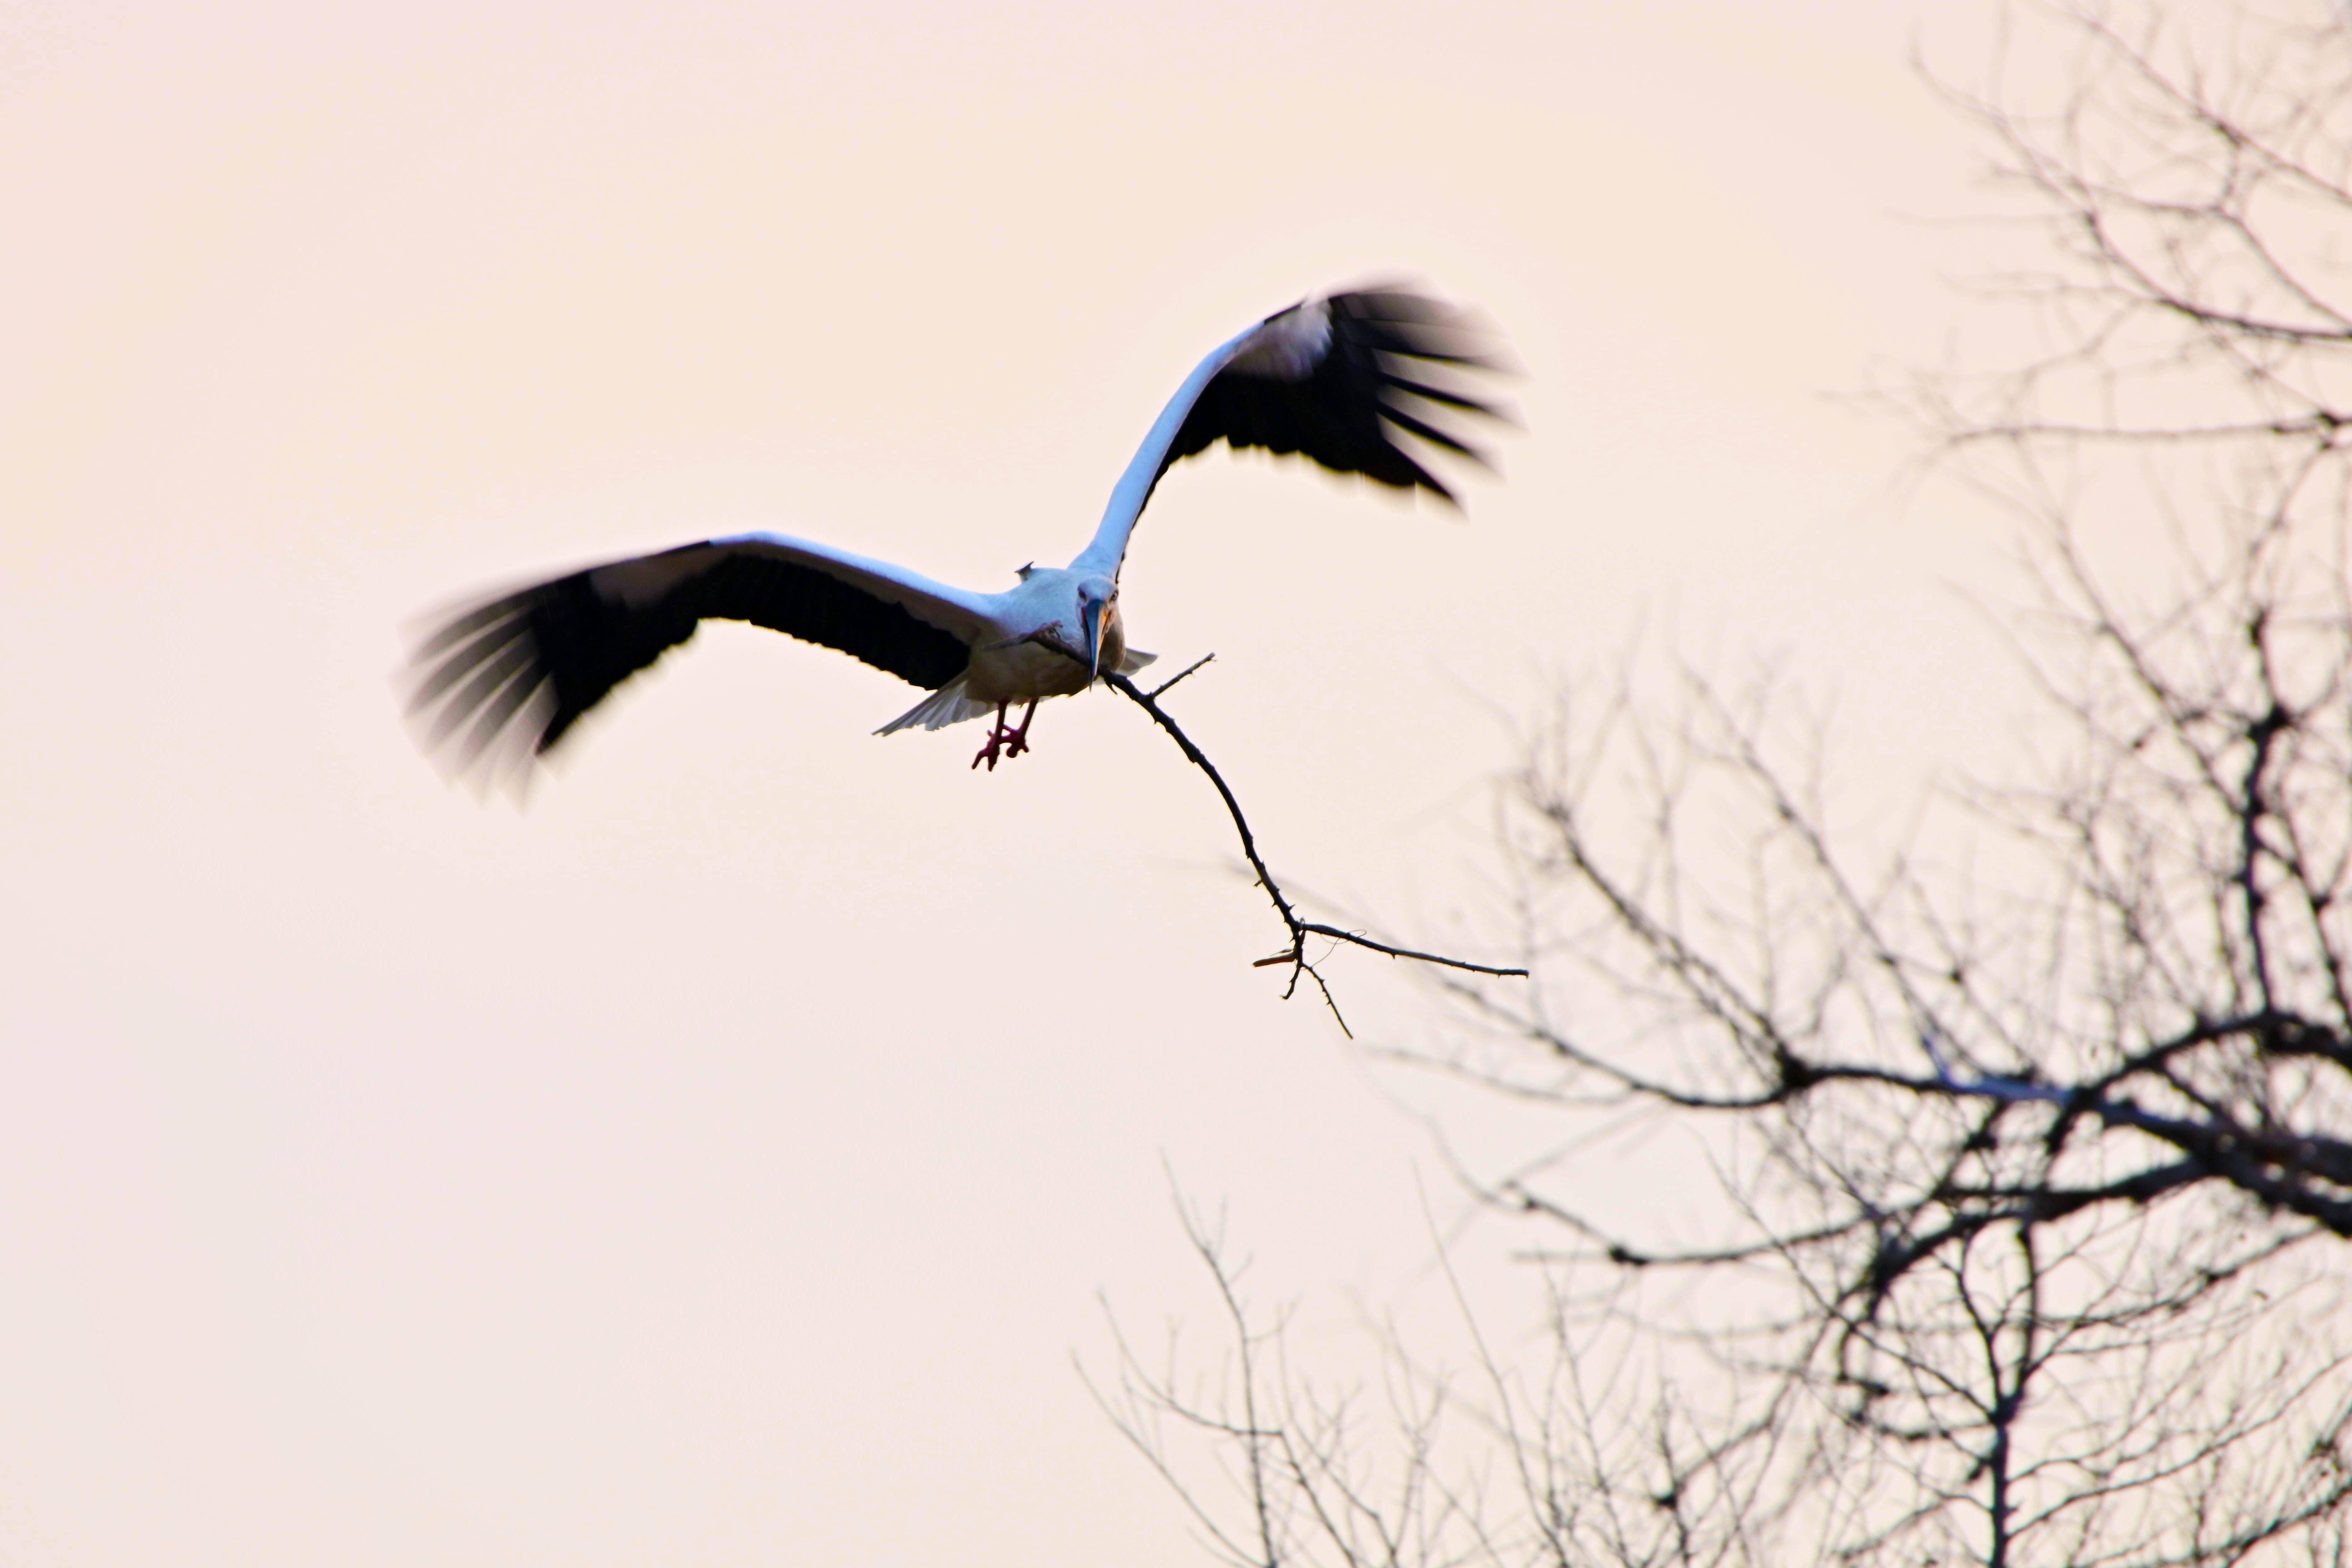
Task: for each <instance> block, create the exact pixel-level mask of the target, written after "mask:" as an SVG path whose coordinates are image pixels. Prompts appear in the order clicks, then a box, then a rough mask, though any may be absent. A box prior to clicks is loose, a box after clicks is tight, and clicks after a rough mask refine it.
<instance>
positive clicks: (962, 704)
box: [874, 648, 1160, 735]
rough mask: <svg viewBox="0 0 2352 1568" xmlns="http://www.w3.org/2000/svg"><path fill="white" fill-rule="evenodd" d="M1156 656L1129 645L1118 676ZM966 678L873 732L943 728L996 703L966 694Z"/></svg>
mask: <svg viewBox="0 0 2352 1568" xmlns="http://www.w3.org/2000/svg"><path fill="white" fill-rule="evenodd" d="M1159 657H1160V656H1159V655H1158V654H1156V653H1143V652H1140V651H1139V650H1137V649H1135V648H1129V649H1128V650H1127V657H1126V658H1122V659H1120V660H1119V663H1118V672H1119V673H1120V674H1121V675H1133V674H1134V673H1135V672H1136V671H1137V670H1139V669H1141V668H1143V667H1144V666H1145V665H1147V664H1150V662H1151V661H1152V660H1153V659H1155V658H1159ZM965 679H966V678H965V677H964V676H961V675H959V676H957V677H956V678H955V679H953V680H950V681H949V682H948V683H947V684H946V685H945V686H942V687H940V689H938V690H937V691H934V692H932V693H931V694H930V695H929V697H926V698H924V699H923V700H921V701H920V702H918V703H916V704H915V705H914V706H913V707H912V708H909V709H908V710H906V711H905V712H904V713H901V714H899V715H898V717H897V718H896V719H893V720H891V721H889V722H888V723H887V724H885V725H883V726H882V728H880V729H879V730H877V731H874V732H875V733H876V734H877V735H895V734H897V733H898V731H901V730H944V729H946V728H947V727H948V726H949V725H950V724H961V723H962V722H963V721H965V720H967V719H977V718H980V717H981V716H982V715H983V714H985V713H987V712H988V711H990V710H991V709H992V708H993V707H994V706H995V705H994V704H993V703H989V702H982V701H980V700H977V699H976V698H971V697H967V696H965V695H964V685H963V683H964V680H965Z"/></svg>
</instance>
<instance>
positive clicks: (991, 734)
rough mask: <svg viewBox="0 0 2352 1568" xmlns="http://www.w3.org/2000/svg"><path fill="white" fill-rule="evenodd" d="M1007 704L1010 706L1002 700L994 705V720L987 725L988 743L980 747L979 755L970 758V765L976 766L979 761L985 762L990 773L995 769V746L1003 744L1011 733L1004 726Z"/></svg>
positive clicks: (978, 764)
mask: <svg viewBox="0 0 2352 1568" xmlns="http://www.w3.org/2000/svg"><path fill="white" fill-rule="evenodd" d="M1008 706H1010V704H1008V703H1003V702H1000V703H998V704H997V705H996V722H995V723H993V724H991V725H990V726H989V727H988V744H986V745H985V746H982V748H981V749H980V755H978V756H976V757H974V758H972V760H971V765H972V766H973V767H978V766H980V764H981V763H987V764H988V771H989V772H990V773H994V772H995V771H996V752H997V748H998V747H1000V746H1002V745H1003V744H1004V742H1005V741H1006V739H1007V738H1008V737H1010V736H1011V735H1012V733H1013V731H1010V730H1008V729H1006V728H1005V727H1004V710H1005V709H1006V708H1007V707H1008Z"/></svg>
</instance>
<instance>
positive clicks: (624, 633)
mask: <svg viewBox="0 0 2352 1568" xmlns="http://www.w3.org/2000/svg"><path fill="white" fill-rule="evenodd" d="M988 605H989V598H988V595H982V594H968V593H965V592H964V591H962V590H961V589H957V588H950V587H947V586H945V585H943V584H938V583H934V582H931V581H929V579H927V578H924V577H921V576H918V575H917V574H914V573H911V572H908V571H905V570H903V569H901V568H899V567H896V566H892V565H889V564H888V563H884V562H879V561H868V560H866V559H864V558H862V557H859V556H855V555H848V554H845V553H843V552H839V551H834V550H828V549H826V548H824V546H822V545H817V544H811V543H809V542H806V541H803V540H797V539H787V538H784V537H782V535H778V534H747V535H744V536H742V537H740V538H735V539H714V540H711V541H709V542H705V543H701V544H688V545H683V546H680V547H679V548H677V549H676V550H665V551H662V552H659V553H658V554H654V555H640V556H636V557H634V558H633V559H630V560H626V561H614V562H611V563H607V564H605V565H602V566H592V567H589V568H587V569H586V570H584V571H580V572H574V573H572V574H571V575H570V576H568V577H558V578H556V579H555V580H554V581H552V582H549V583H541V584H539V585H538V586H536V587H530V588H525V589H523V590H521V591H520V592H519V593H513V594H507V595H501V596H499V597H498V598H495V599H492V600H490V601H488V602H487V603H485V604H482V605H476V606H474V607H473V608H470V609H467V610H466V611H464V612H462V613H460V614H458V615H457V616H454V617H452V618H451V619H450V620H449V621H447V622H446V624H444V625H443V626H440V627H439V629H437V630H436V631H435V632H434V633H433V634H432V636H430V637H427V638H426V639H425V642H424V643H423V644H422V645H421V646H420V647H418V648H417V650H416V653H415V658H414V659H413V661H412V668H413V671H414V673H415V689H414V690H413V692H412V693H411V696H410V708H411V710H412V712H414V713H415V715H416V716H417V718H418V719H419V720H420V721H422V722H423V724H424V727H425V732H426V735H427V742H426V743H427V744H428V745H429V746H431V747H433V748H434V749H436V750H442V749H445V748H446V750H447V751H448V752H450V753H451V754H452V755H453V757H454V760H455V764H456V767H457V770H458V771H460V772H462V771H465V770H467V769H469V768H471V767H473V766H474V765H475V764H476V763H478V762H479V761H480V760H481V759H482V758H483V757H484V756H485V755H486V754H490V755H493V756H495V755H497V754H499V752H500V751H503V750H505V749H506V748H503V747H501V746H500V742H501V738H502V737H504V738H505V739H506V740H507V741H508V742H519V746H518V747H517V749H520V750H521V751H522V752H524V754H526V755H528V754H533V753H537V752H545V751H547V750H548V749H550V748H551V747H552V746H553V745H555V743H556V742H559V741H561V740H562V739H563V737H564V735H565V734H566V733H567V732H569V731H570V730H571V728H572V725H573V724H574V723H576V722H577V721H579V719H580V717H581V715H583V714H584V713H586V712H587V711H588V710H591V709H593V708H594V707H595V706H596V705H597V704H598V703H599V702H602V701H603V700H604V698H605V697H606V696H607V695H608V694H609V693H610V692H611V691H612V689H614V687H616V686H618V685H620V684H621V682H623V681H624V680H626V679H628V678H629V677H630V676H632V675H635V673H636V672H637V671H639V670H641V669H644V668H646V667H647V666H648V665H651V664H652V663H654V661H655V660H656V659H658V658H661V656H662V655H663V654H664V653H666V652H667V651H668V650H669V649H671V648H673V647H677V645H678V644H680V643H682V642H685V641H686V640H687V639H688V638H689V637H692V636H694V632H695V628H696V627H697V626H699V625H700V624H701V623H702V622H704V621H706V620H712V619H717V620H730V621H749V622H751V624H752V625H753V626H766V627H768V628H769V629H770V630H772V631H779V632H782V633H784V634H785V635H786V636H788V637H798V638H800V639H801V640H802V641H803V642H813V643H821V644H823V645H824V647H831V648H838V649H840V650H841V651H842V652H844V653H845V654H849V655H851V656H853V657H855V658H860V659H863V660H865V661H866V663H867V664H870V665H873V666H875V667H876V668H879V669H887V670H888V671H889V672H890V673H891V674H893V675H895V676H898V678H899V679H903V680H909V681H912V682H914V683H915V684H916V685H918V686H926V687H940V686H945V685H946V684H947V683H948V682H949V681H950V680H953V679H955V678H956V677H957V676H959V675H961V674H962V673H963V669H964V666H965V665H966V664H967V663H969V662H970V659H971V644H972V643H973V642H974V641H975V640H977V639H978V638H979V637H981V636H982V633H983V631H984V630H985V628H986V626H987V625H988V620H987V615H988ZM494 749H495V750H494Z"/></svg>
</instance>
